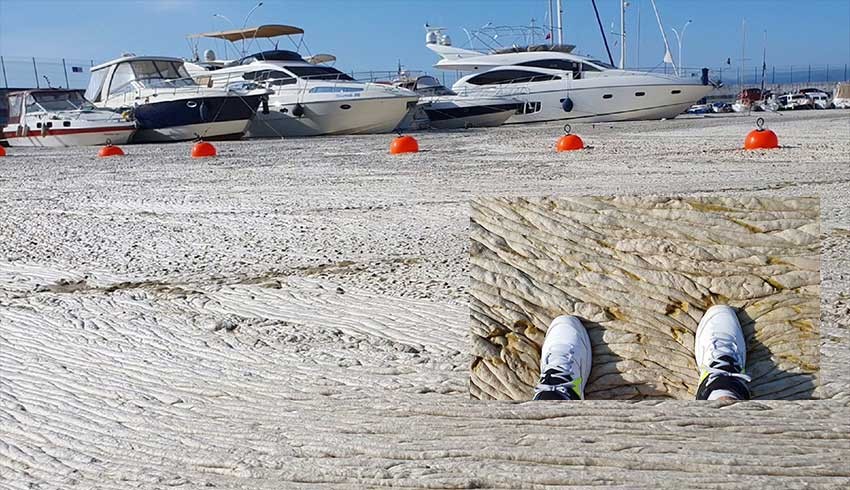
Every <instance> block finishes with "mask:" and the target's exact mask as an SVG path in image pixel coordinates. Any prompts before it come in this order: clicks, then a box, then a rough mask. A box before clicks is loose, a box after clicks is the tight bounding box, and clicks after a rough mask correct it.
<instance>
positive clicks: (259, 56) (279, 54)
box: [236, 49, 304, 65]
mask: <svg viewBox="0 0 850 490" xmlns="http://www.w3.org/2000/svg"><path fill="white" fill-rule="evenodd" d="M255 61H304V59H303V58H302V57H301V55H300V54H298V53H296V52H295V51H286V50H284V49H275V50H272V51H263V52H261V53H254V54H252V55H250V56H246V57H244V58H242V59H240V60H239V61H238V62H237V63H236V64H238V65H247V64H249V63H253V62H255Z"/></svg>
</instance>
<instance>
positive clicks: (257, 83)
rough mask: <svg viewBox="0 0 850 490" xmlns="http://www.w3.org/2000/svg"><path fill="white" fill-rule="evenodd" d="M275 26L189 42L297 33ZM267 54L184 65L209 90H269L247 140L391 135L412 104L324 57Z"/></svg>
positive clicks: (398, 91)
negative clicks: (333, 64) (371, 134)
mask: <svg viewBox="0 0 850 490" xmlns="http://www.w3.org/2000/svg"><path fill="white" fill-rule="evenodd" d="M303 32H304V31H303V30H302V29H300V28H298V27H294V26H286V25H279V24H271V25H262V26H259V27H252V28H247V29H240V30H235V31H222V32H210V33H203V34H195V35H193V36H190V38H213V39H224V40H228V41H231V42H233V43H234V45H235V47H237V48H238V47H239V46H238V45H236V42H237V41H240V40H241V41H243V44H245V42H247V44H248V45H249V46H253V45H254V42H255V41H257V40H259V39H270V38H274V37H278V36H292V35H296V34H303ZM271 47H272V48H273V49H270V50H266V51H258V52H255V53H252V54H245V55H244V56H242V57H241V58H239V59H237V60H233V61H225V62H220V61H219V62H213V61H214V53H211V52H209V51H208V52H207V56H205V61H204V62H201V61H197V62H193V63H187V64H186V67H187V70H188V71H189V73H190V74H191V76H193V77H194V78H195V79H196V80H198V81H199V82H200V83H202V84H205V85H206V86H209V87H220V88H232V89H236V90H242V89H245V88H247V87H252V86H254V87H262V88H267V89H269V90H270V91H271V94H270V95H269V99H268V103H267V104H264V105H263V107H262V109H261V110H260V111H259V112H258V114H257V117H256V118H255V119H254V121H253V122H252V123H251V126H250V127H249V129H248V134H247V135H248V136H249V137H288V136H318V135H326V134H361V133H388V132H391V131H392V130H393V129H395V127H396V126H397V125H398V124H399V122H400V121H401V120H402V119H403V118H404V117H405V115H406V114H407V113H408V111H409V110H410V109H411V108H413V107H414V106H415V105H416V101H417V100H418V98H419V97H418V96H417V95H416V94H415V93H413V92H412V91H410V90H406V89H403V88H398V87H392V86H386V85H381V84H377V83H366V82H360V81H357V80H354V79H353V78H352V77H351V76H349V75H347V74H345V73H343V72H341V71H340V70H337V69H336V68H334V67H332V66H329V65H327V64H326V63H327V62H329V61H333V60H335V58H334V57H333V56H330V55H326V54H325V55H316V56H313V57H310V58H309V61H308V60H305V59H304V58H303V57H302V56H301V55H300V54H299V53H298V52H296V51H290V50H283V49H278V47H277V44H275V43H272V46H271Z"/></svg>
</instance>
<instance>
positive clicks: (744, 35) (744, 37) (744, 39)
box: [741, 19, 747, 88]
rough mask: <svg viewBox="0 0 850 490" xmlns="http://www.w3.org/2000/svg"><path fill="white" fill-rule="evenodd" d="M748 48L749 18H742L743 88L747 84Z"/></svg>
mask: <svg viewBox="0 0 850 490" xmlns="http://www.w3.org/2000/svg"><path fill="white" fill-rule="evenodd" d="M746 49H747V19H741V88H743V87H744V85H746V84H747V82H746V80H747V70H745V69H744V67H745V65H746V63H747V59H746V58H745V57H744V54H745V53H746Z"/></svg>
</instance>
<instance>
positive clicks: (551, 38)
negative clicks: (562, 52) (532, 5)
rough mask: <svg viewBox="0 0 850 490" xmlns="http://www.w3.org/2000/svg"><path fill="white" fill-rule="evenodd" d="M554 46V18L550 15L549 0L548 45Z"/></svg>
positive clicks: (550, 5) (550, 6) (550, 4)
mask: <svg viewBox="0 0 850 490" xmlns="http://www.w3.org/2000/svg"><path fill="white" fill-rule="evenodd" d="M553 44H555V17H554V16H553V15H552V0H549V45H550V46H551V45H553Z"/></svg>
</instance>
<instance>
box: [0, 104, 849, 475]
mask: <svg viewBox="0 0 850 490" xmlns="http://www.w3.org/2000/svg"><path fill="white" fill-rule="evenodd" d="M767 118H768V126H769V127H772V128H773V129H775V130H776V131H777V132H778V134H779V137H780V143H781V144H782V145H784V148H782V149H781V150H777V151H771V152H745V151H742V150H739V149H738V147H739V146H740V145H741V144H742V141H743V139H744V135H745V134H746V132H747V131H748V130H749V129H750V128H751V127H752V125H753V118H751V117H736V116H728V117H722V118H697V119H677V120H672V121H662V122H646V123H629V124H616V125H613V126H610V125H596V127H591V126H590V125H576V126H575V127H574V131H576V132H577V133H579V134H580V135H581V136H582V137H583V138H584V139H585V141H586V143H587V144H589V145H591V146H592V148H591V149H589V150H587V151H584V152H579V153H571V154H555V153H554V152H553V151H551V150H552V147H553V145H554V141H555V139H556V138H557V136H558V135H559V134H560V131H561V130H560V126H559V125H542V126H522V127H503V128H498V129H492V130H473V131H463V132H451V133H424V134H419V135H417V137H418V138H419V140H420V146H421V147H422V148H423V149H425V150H427V151H423V152H421V153H419V154H417V155H405V156H398V157H396V156H390V155H388V154H387V147H388V145H389V141H390V139H391V137H390V136H358V137H334V138H320V139H299V140H285V141H263V142H254V141H247V142H233V143H220V144H217V146H218V148H219V152H220V156H219V157H218V158H217V159H215V160H192V159H190V158H188V153H189V144H173V145H149V146H130V147H125V150H126V151H127V153H128V154H129V155H128V156H127V157H124V158H122V159H103V160H101V159H97V158H95V157H94V154H95V153H96V150H95V149H92V148H76V149H45V150H36V149H26V150H24V149H14V148H13V149H8V153H9V156H7V157H4V158H0V488H4V489H5V488H10V489H30V488H38V489H66V488H103V489H127V488H146V489H159V488H167V487H177V488H234V489H235V488H251V489H254V488H270V489H271V488H315V487H321V488H371V487H380V486H389V485H396V486H401V487H410V488H447V487H448V488H487V487H501V488H520V487H527V488H532V487H537V488H542V487H544V486H550V485H568V484H573V485H600V486H626V487H641V486H642V487H648V488H656V487H659V486H669V487H675V488H694V487H703V488H706V487H717V488H740V487H741V486H748V487H773V488H788V487H803V486H808V487H822V488H840V487H847V486H848V485H850V470H848V465H847V455H848V453H850V415H849V414H848V413H849V412H848V404H850V396H849V395H850V374H849V373H850V372H848V370H847V365H848V362H850V354H848V352H850V331H848V328H850V326H848V323H850V320H848V317H850V311H848V310H850V293H848V292H850V232H848V231H847V230H850V206H848V202H850V165H848V164H847V162H848V156H850V139H848V138H847V135H848V131H850V126H848V123H850V112H848V111H809V112H807V113H801V114H792V113H786V114H785V115H783V116H779V115H774V114H768V115H767ZM717 192H721V193H723V194H724V195H739V196H740V195H741V194H749V193H751V192H755V193H756V194H758V195H759V196H762V197H773V196H779V195H781V196H794V197H804V196H820V198H821V200H820V205H821V210H822V211H821V229H820V238H821V243H822V253H823V261H822V263H821V266H820V270H821V274H822V282H821V295H822V302H821V305H822V321H821V325H820V330H821V335H822V338H821V347H822V353H823V355H822V357H821V360H820V367H821V375H822V376H821V379H820V388H819V391H818V394H819V396H821V397H822V398H824V399H823V400H816V401H767V402H765V401H756V402H751V403H742V404H737V405H733V406H724V405H722V404H717V403H714V402H711V403H698V402H693V401H677V400H667V401H643V402H639V403H635V402H623V401H588V402H587V403H581V404H569V405H568V404H547V403H509V402H478V401H472V400H470V399H469V386H468V379H469V370H470V364H471V356H470V348H469V347H470V344H469V336H468V334H467V333H468V332H469V325H470V321H469V310H468V308H467V292H468V280H469V279H468V277H469V273H470V268H469V266H468V256H469V249H470V248H469V233H470V227H469V214H470V206H469V204H468V202H469V200H470V199H471V198H473V197H475V196H479V195H489V196H505V195H512V196H533V195H550V194H558V195H610V194H657V195H670V194H687V195H689V196H691V197H693V196H705V195H712V194H714V193H717ZM680 394H681V395H682V396H684V393H680Z"/></svg>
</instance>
